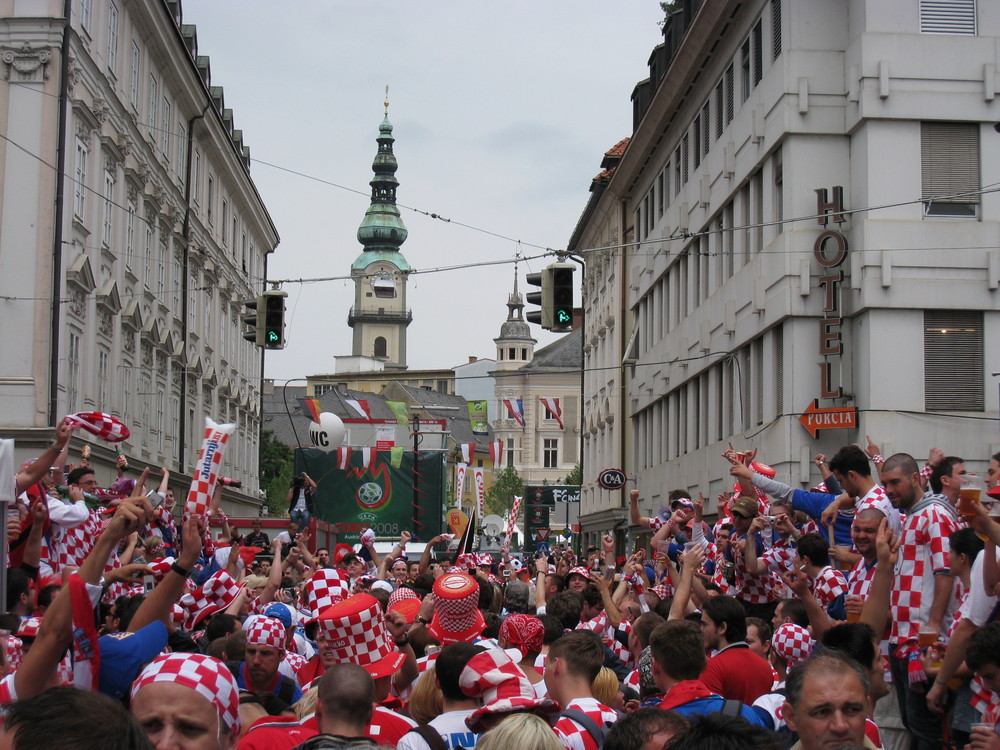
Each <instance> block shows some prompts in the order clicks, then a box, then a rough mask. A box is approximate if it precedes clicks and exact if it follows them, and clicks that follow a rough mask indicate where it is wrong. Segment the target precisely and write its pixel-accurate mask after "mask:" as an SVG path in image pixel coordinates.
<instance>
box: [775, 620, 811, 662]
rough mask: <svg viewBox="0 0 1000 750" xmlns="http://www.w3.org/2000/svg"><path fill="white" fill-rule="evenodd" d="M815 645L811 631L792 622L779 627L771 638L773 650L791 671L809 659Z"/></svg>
mask: <svg viewBox="0 0 1000 750" xmlns="http://www.w3.org/2000/svg"><path fill="white" fill-rule="evenodd" d="M815 645H816V641H814V640H813V637H812V635H810V633H809V631H808V630H806V629H805V628H804V627H802V626H801V625H796V624H795V623H792V622H785V623H782V624H781V625H779V626H778V629H777V630H775V631H774V635H773V636H772V637H771V648H773V649H774V651H775V653H777V654H778V656H780V657H781V658H782V659H784V661H785V663H786V664H787V665H788V668H789V669H791V668H792V667H794V666H795V665H796V664H800V663H801V662H804V661H805V660H806V659H808V658H809V655H810V654H812V652H813V647H814V646H815Z"/></svg>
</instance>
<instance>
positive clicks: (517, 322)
mask: <svg viewBox="0 0 1000 750" xmlns="http://www.w3.org/2000/svg"><path fill="white" fill-rule="evenodd" d="M493 342H494V343H495V344H496V345H497V370H517V369H518V368H520V367H523V366H524V365H526V364H528V363H529V362H530V361H531V358H532V356H533V355H534V353H535V344H536V343H538V342H537V341H535V339H533V338H532V337H531V328H529V327H528V323H527V321H526V320H525V319H524V299H523V298H522V297H521V293H520V292H519V291H518V290H517V264H516V263H515V264H514V291H512V292H511V293H510V296H509V297H508V298H507V320H505V321H504V323H503V325H501V326H500V335H499V336H498V337H497V338H495V339H493Z"/></svg>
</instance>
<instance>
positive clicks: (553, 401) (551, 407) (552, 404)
mask: <svg viewBox="0 0 1000 750" xmlns="http://www.w3.org/2000/svg"><path fill="white" fill-rule="evenodd" d="M541 402H542V405H543V406H544V407H545V411H547V412H548V413H549V416H550V417H551V418H552V419H554V420H556V422H558V423H559V429H560V430H564V429H566V428H565V426H564V425H563V421H562V409H560V408H559V399H557V398H549V397H546V396H543V397H541Z"/></svg>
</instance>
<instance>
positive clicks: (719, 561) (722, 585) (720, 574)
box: [705, 544, 736, 596]
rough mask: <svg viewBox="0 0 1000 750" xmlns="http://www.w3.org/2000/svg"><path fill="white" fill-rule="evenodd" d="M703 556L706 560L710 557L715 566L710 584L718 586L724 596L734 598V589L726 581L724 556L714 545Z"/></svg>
mask: <svg viewBox="0 0 1000 750" xmlns="http://www.w3.org/2000/svg"><path fill="white" fill-rule="evenodd" d="M705 554H706V558H705V559H706V560H707V559H708V557H707V556H708V555H711V557H712V562H713V563H714V564H715V570H714V571H713V572H712V583H714V584H715V585H716V586H718V587H719V589H720V590H721V591H722V593H723V594H725V595H726V596H735V595H736V587H735V586H734V585H733V584H731V583H730V582H729V581H727V580H726V556H725V555H724V554H723V553H722V551H720V550H719V548H718V546H717V545H715V544H713V545H712V546H711V548H709V549H708V550H706V553H705Z"/></svg>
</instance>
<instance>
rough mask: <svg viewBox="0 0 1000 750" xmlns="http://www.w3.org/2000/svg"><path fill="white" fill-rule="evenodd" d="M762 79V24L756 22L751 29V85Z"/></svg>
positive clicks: (761, 22)
mask: <svg viewBox="0 0 1000 750" xmlns="http://www.w3.org/2000/svg"><path fill="white" fill-rule="evenodd" d="M763 77H764V22H763V21H757V23H756V24H754V27H753V85H754V86H756V85H757V84H758V83H760V79H761V78H763Z"/></svg>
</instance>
